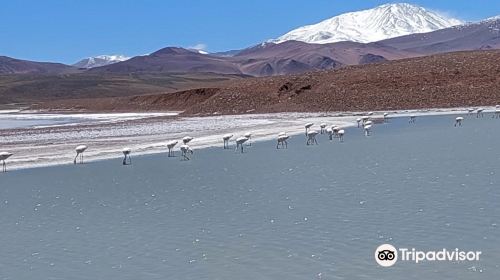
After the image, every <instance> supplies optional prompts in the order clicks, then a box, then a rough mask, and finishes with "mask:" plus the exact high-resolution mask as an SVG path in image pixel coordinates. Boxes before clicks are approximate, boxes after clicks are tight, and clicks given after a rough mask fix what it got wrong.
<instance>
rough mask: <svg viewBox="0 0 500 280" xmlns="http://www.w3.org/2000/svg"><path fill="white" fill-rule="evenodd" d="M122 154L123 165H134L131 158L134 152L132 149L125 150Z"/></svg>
mask: <svg viewBox="0 0 500 280" xmlns="http://www.w3.org/2000/svg"><path fill="white" fill-rule="evenodd" d="M122 152H123V155H124V158H123V165H127V164H132V158H131V157H130V153H131V152H132V150H131V149H130V148H123V150H122ZM127 158H128V162H127Z"/></svg>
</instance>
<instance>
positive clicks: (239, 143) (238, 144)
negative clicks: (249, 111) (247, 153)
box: [234, 136, 248, 153]
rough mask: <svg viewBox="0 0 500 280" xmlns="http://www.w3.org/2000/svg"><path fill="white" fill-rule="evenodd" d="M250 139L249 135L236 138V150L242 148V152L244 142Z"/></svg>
mask: <svg viewBox="0 0 500 280" xmlns="http://www.w3.org/2000/svg"><path fill="white" fill-rule="evenodd" d="M246 141H248V138H247V137H244V136H243V137H238V138H236V149H235V150H234V151H235V152H236V151H237V150H238V148H240V150H241V153H243V144H244V143H245V142H246Z"/></svg>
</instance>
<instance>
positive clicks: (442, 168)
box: [0, 116, 500, 279]
mask: <svg viewBox="0 0 500 280" xmlns="http://www.w3.org/2000/svg"><path fill="white" fill-rule="evenodd" d="M454 117H455V116H440V117H419V118H418V119H417V123H416V124H415V125H409V124H408V122H407V119H406V118H404V119H393V120H391V122H390V123H389V124H383V125H377V126H375V128H374V130H373V135H372V136H370V137H364V136H363V135H362V132H361V131H360V130H359V129H357V128H352V129H348V130H347V131H346V139H345V142H344V143H339V142H338V141H334V142H332V143H331V142H329V141H328V140H327V137H326V136H323V135H321V136H320V137H319V138H318V142H319V145H318V146H306V145H305V139H304V137H303V136H302V135H297V136H294V137H292V139H291V140H290V141H289V148H288V149H287V150H276V149H275V143H274V142H258V143H254V144H253V145H252V147H248V149H247V152H246V153H244V154H239V153H234V151H233V150H222V149H221V148H210V149H204V150H199V151H196V152H195V154H194V156H193V159H192V160H191V161H181V160H180V158H179V157H176V158H167V157H166V155H164V154H160V155H150V156H139V157H133V165H132V166H121V160H106V161H98V162H92V163H89V164H84V165H81V166H58V167H46V168H36V169H26V170H18V171H13V172H8V173H6V174H0V182H1V183H0V184H1V186H0V213H1V215H0V226H1V229H0V242H1V244H2V254H0V279H33V278H35V277H36V278H37V279H443V278H450V279H494V278H496V277H497V275H498V274H499V273H500V268H499V264H500V232H499V229H498V226H497V225H499V224H500V204H499V199H500V189H499V188H500V174H499V171H498V162H499V160H500V150H499V149H498V147H497V143H498V140H499V138H500V130H499V129H498V128H499V126H500V121H499V120H493V119H491V117H490V116H488V117H485V118H483V119H476V118H471V117H467V118H466V119H465V121H464V126H463V127H460V128H455V127H453V121H454ZM382 243H391V244H393V245H395V246H396V247H409V248H411V247H416V248H418V249H421V250H434V249H436V250H438V249H442V248H449V249H454V248H456V247H458V248H460V249H464V250H481V251H482V252H483V253H482V258H481V260H480V261H479V262H458V263H457V262H453V263H452V262H434V263H430V262H427V263H421V264H413V263H404V262H401V263H397V264H396V265H395V266H394V267H391V268H381V267H379V266H378V265H377V264H376V262H375V261H374V258H373V252H374V250H375V248H376V247H377V246H378V245H380V244H382Z"/></svg>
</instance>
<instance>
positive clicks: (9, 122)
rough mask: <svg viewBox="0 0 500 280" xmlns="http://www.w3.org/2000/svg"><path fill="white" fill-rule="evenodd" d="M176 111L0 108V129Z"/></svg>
mask: <svg viewBox="0 0 500 280" xmlns="http://www.w3.org/2000/svg"><path fill="white" fill-rule="evenodd" d="M177 114H178V113H176V112H172V113H102V114H97V113H96V114H92V113H86V114H84V113H66V114H50V113H40V112H20V111H16V110H0V129H13V128H41V127H45V128H50V127H57V126H62V125H66V126H74V125H81V124H95V123H112V122H123V121H127V120H135V119H142V118H150V117H158V116H174V115H177Z"/></svg>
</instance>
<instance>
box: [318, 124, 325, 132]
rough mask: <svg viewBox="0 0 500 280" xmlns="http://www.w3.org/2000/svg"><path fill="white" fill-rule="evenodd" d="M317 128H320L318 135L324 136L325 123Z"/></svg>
mask: <svg viewBox="0 0 500 280" xmlns="http://www.w3.org/2000/svg"><path fill="white" fill-rule="evenodd" d="M319 127H320V128H321V130H320V133H321V134H324V133H325V132H326V130H325V128H326V123H322V124H320V125H319Z"/></svg>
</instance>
